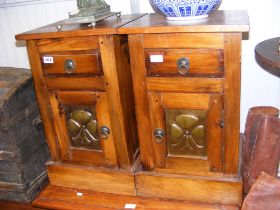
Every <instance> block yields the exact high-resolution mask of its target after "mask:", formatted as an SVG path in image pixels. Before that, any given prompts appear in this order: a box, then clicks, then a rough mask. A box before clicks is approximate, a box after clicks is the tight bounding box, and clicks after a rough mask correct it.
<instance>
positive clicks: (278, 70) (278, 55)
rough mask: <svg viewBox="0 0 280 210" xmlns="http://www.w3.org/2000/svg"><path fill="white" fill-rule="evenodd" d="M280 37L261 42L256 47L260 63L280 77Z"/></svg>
mask: <svg viewBox="0 0 280 210" xmlns="http://www.w3.org/2000/svg"><path fill="white" fill-rule="evenodd" d="M279 46H280V37H276V38H272V39H268V40H265V41H262V42H260V43H259V44H257V46H256V47H255V55H256V59H257V61H258V63H259V64H260V65H261V66H262V67H263V68H264V69H266V70H267V71H269V72H270V73H272V74H274V75H276V76H278V77H280V52H279V51H280V47H279Z"/></svg>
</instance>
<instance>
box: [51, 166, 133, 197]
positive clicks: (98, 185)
mask: <svg viewBox="0 0 280 210" xmlns="http://www.w3.org/2000/svg"><path fill="white" fill-rule="evenodd" d="M135 164H137V163H135ZM47 170H48V176H49V179H50V184H52V185H55V186H60V187H69V188H75V189H83V190H93V191H96V192H105V193H116V194H122V195H135V194H136V192H135V182H134V170H133V167H132V169H131V170H125V169H118V168H106V167H93V166H85V165H72V164H67V163H58V162H49V163H47Z"/></svg>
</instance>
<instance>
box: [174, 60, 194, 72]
mask: <svg viewBox="0 0 280 210" xmlns="http://www.w3.org/2000/svg"><path fill="white" fill-rule="evenodd" d="M190 64H191V62H190V60H189V59H188V58H179V59H178V60H177V68H178V71H179V73H180V74H183V75H184V74H187V73H188V72H189V68H190Z"/></svg>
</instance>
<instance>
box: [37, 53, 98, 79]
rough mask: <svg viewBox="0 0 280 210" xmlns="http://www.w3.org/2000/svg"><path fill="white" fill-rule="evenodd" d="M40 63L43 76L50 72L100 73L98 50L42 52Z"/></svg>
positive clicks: (71, 73) (66, 73)
mask: <svg viewBox="0 0 280 210" xmlns="http://www.w3.org/2000/svg"><path fill="white" fill-rule="evenodd" d="M41 63H42V68H43V72H44V75H45V76H48V75H52V74H58V75H73V74H74V75H75V74H97V75H101V74H102V63H101V56H100V53H99V50H92V51H82V52H81V51H68V52H67V51H66V52H61V53H53V54H43V55H41Z"/></svg>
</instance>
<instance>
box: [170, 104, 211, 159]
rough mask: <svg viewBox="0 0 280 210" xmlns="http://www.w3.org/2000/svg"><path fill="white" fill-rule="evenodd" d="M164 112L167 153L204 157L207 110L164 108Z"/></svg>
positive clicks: (179, 155) (205, 151) (205, 152)
mask: <svg viewBox="0 0 280 210" xmlns="http://www.w3.org/2000/svg"><path fill="white" fill-rule="evenodd" d="M165 113H166V129H167V146H168V155H169V156H177V157H198V158H199V157H201V158H205V156H206V155H207V139H206V120H207V111H206V110H191V109H189V110H187V109H184V110H182V109H166V110H165Z"/></svg>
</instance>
